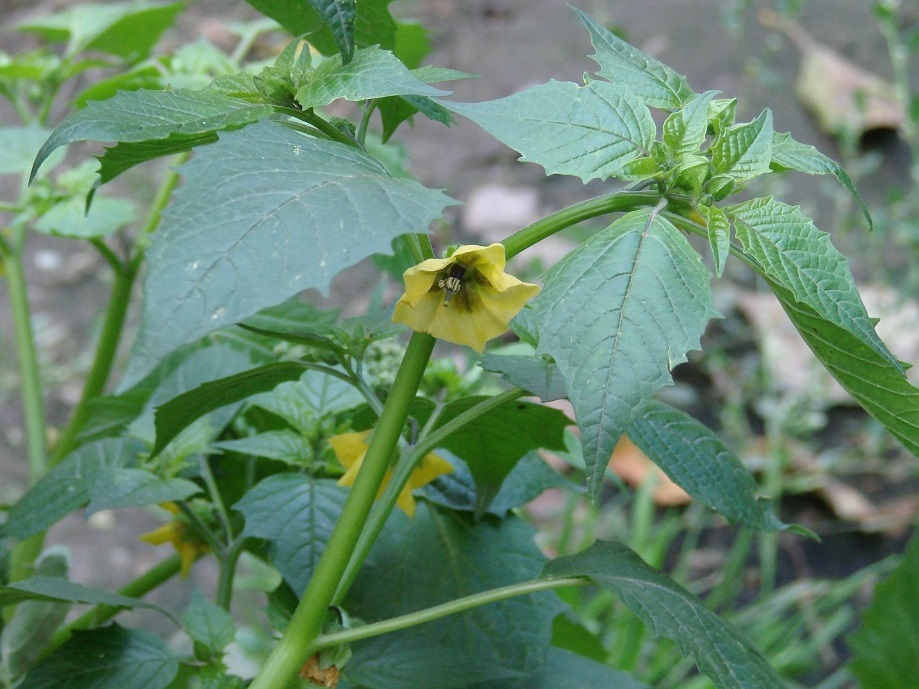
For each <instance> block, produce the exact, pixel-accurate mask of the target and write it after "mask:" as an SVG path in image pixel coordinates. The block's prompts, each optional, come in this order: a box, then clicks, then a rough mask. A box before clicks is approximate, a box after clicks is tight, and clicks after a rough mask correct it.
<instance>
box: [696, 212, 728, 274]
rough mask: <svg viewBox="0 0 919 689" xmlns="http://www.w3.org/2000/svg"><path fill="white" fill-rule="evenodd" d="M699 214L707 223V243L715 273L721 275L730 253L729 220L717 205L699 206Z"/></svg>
mask: <svg viewBox="0 0 919 689" xmlns="http://www.w3.org/2000/svg"><path fill="white" fill-rule="evenodd" d="M699 214H700V215H701V216H702V217H703V218H704V219H705V222H706V224H707V225H708V243H709V246H711V247H712V258H714V259H715V275H717V276H718V277H721V274H722V273H724V265H725V263H727V260H728V256H729V255H730V253H731V221H730V220H728V216H727V214H725V212H724V211H723V210H721V208H719V207H718V206H700V207H699Z"/></svg>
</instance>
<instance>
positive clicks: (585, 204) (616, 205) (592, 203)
mask: <svg viewBox="0 0 919 689" xmlns="http://www.w3.org/2000/svg"><path fill="white" fill-rule="evenodd" d="M658 201H660V194H658V193H656V192H653V191H617V192H616V193H614V194H608V195H607V196H599V197H597V198H595V199H588V200H587V201H582V202H581V203H576V204H574V205H573V206H569V207H568V208H564V209H562V210H560V211H558V212H556V213H553V214H552V215H547V216H546V217H545V218H542V219H541V220H537V221H536V222H534V223H533V224H532V225H527V226H526V227H524V228H523V229H522V230H518V231H517V232H515V233H514V234H512V235H511V236H510V237H508V238H507V239H505V240H504V241H503V242H501V243H502V244H504V252H505V255H506V256H507V257H508V258H510V257H511V256H516V255H517V254H519V253H520V252H521V251H523V250H524V249H528V248H530V247H531V246H533V245H534V244H536V243H537V242H539V241H541V240H543V239H545V238H546V237H551V236H552V235H553V234H555V233H556V232H560V231H562V230H564V229H566V228H568V227H571V226H572V225H576V224H577V223H579V222H582V221H584V220H589V219H590V218H596V217H597V216H600V215H606V214H607V213H617V212H622V211H630V210H634V209H635V208H638V207H640V206H653V205H654V204H656V203H657V202H658Z"/></svg>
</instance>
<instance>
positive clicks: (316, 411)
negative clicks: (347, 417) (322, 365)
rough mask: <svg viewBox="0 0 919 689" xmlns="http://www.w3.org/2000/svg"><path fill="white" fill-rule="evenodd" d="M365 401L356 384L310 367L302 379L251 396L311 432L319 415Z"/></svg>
mask: <svg viewBox="0 0 919 689" xmlns="http://www.w3.org/2000/svg"><path fill="white" fill-rule="evenodd" d="M363 402H364V397H363V396H362V395H361V394H360V393H359V392H358V391H357V389H356V388H355V387H354V386H353V385H351V384H350V383H346V382H345V381H343V380H341V379H340V378H336V377H334V376H330V375H327V374H325V373H320V372H319V371H307V372H306V373H304V374H303V375H302V376H300V379H299V380H296V381H292V382H289V383H281V384H280V385H279V386H277V387H276V388H275V389H274V390H272V391H271V392H266V393H262V394H261V395H257V396H255V397H253V398H252V399H251V403H252V404H253V405H254V406H257V407H260V408H262V409H264V410H265V411H269V412H271V413H272V414H275V415H276V416H280V417H281V418H282V419H284V420H285V421H287V423H289V424H290V425H291V426H293V427H294V428H295V429H297V430H298V431H300V432H301V433H303V434H304V435H310V436H312V435H313V434H314V433H315V425H316V419H318V418H319V417H321V416H324V415H326V414H336V413H338V412H342V411H346V410H348V409H353V408H354V407H356V406H358V405H360V404H362V403H363Z"/></svg>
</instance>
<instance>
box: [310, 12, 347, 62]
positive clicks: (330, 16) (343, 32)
mask: <svg viewBox="0 0 919 689" xmlns="http://www.w3.org/2000/svg"><path fill="white" fill-rule="evenodd" d="M309 3H310V5H312V6H313V8H314V9H315V10H316V11H317V12H319V15H320V16H321V17H322V20H323V21H324V22H325V24H326V26H328V27H329V29H331V30H332V35H333V36H334V37H335V42H336V43H337V44H338V51H339V53H340V54H341V57H342V60H344V62H345V64H347V63H349V62H350V61H351V58H352V56H353V55H354V24H355V21H356V19H357V0H309Z"/></svg>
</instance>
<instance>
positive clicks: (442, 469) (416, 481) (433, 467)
mask: <svg viewBox="0 0 919 689" xmlns="http://www.w3.org/2000/svg"><path fill="white" fill-rule="evenodd" d="M451 471H453V465H452V464H450V462H448V461H447V460H446V459H444V458H443V457H440V456H439V455H436V454H434V453H433V452H429V453H428V454H426V455H425V456H424V458H423V459H422V460H421V464H419V465H418V467H416V468H415V470H414V471H413V472H412V475H411V477H410V478H409V483H410V484H411V485H412V488H421V486H424V485H427V484H428V483H430V482H431V481H433V480H434V479H435V478H437V477H438V476H442V475H443V474H449V473H450V472H451Z"/></svg>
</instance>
